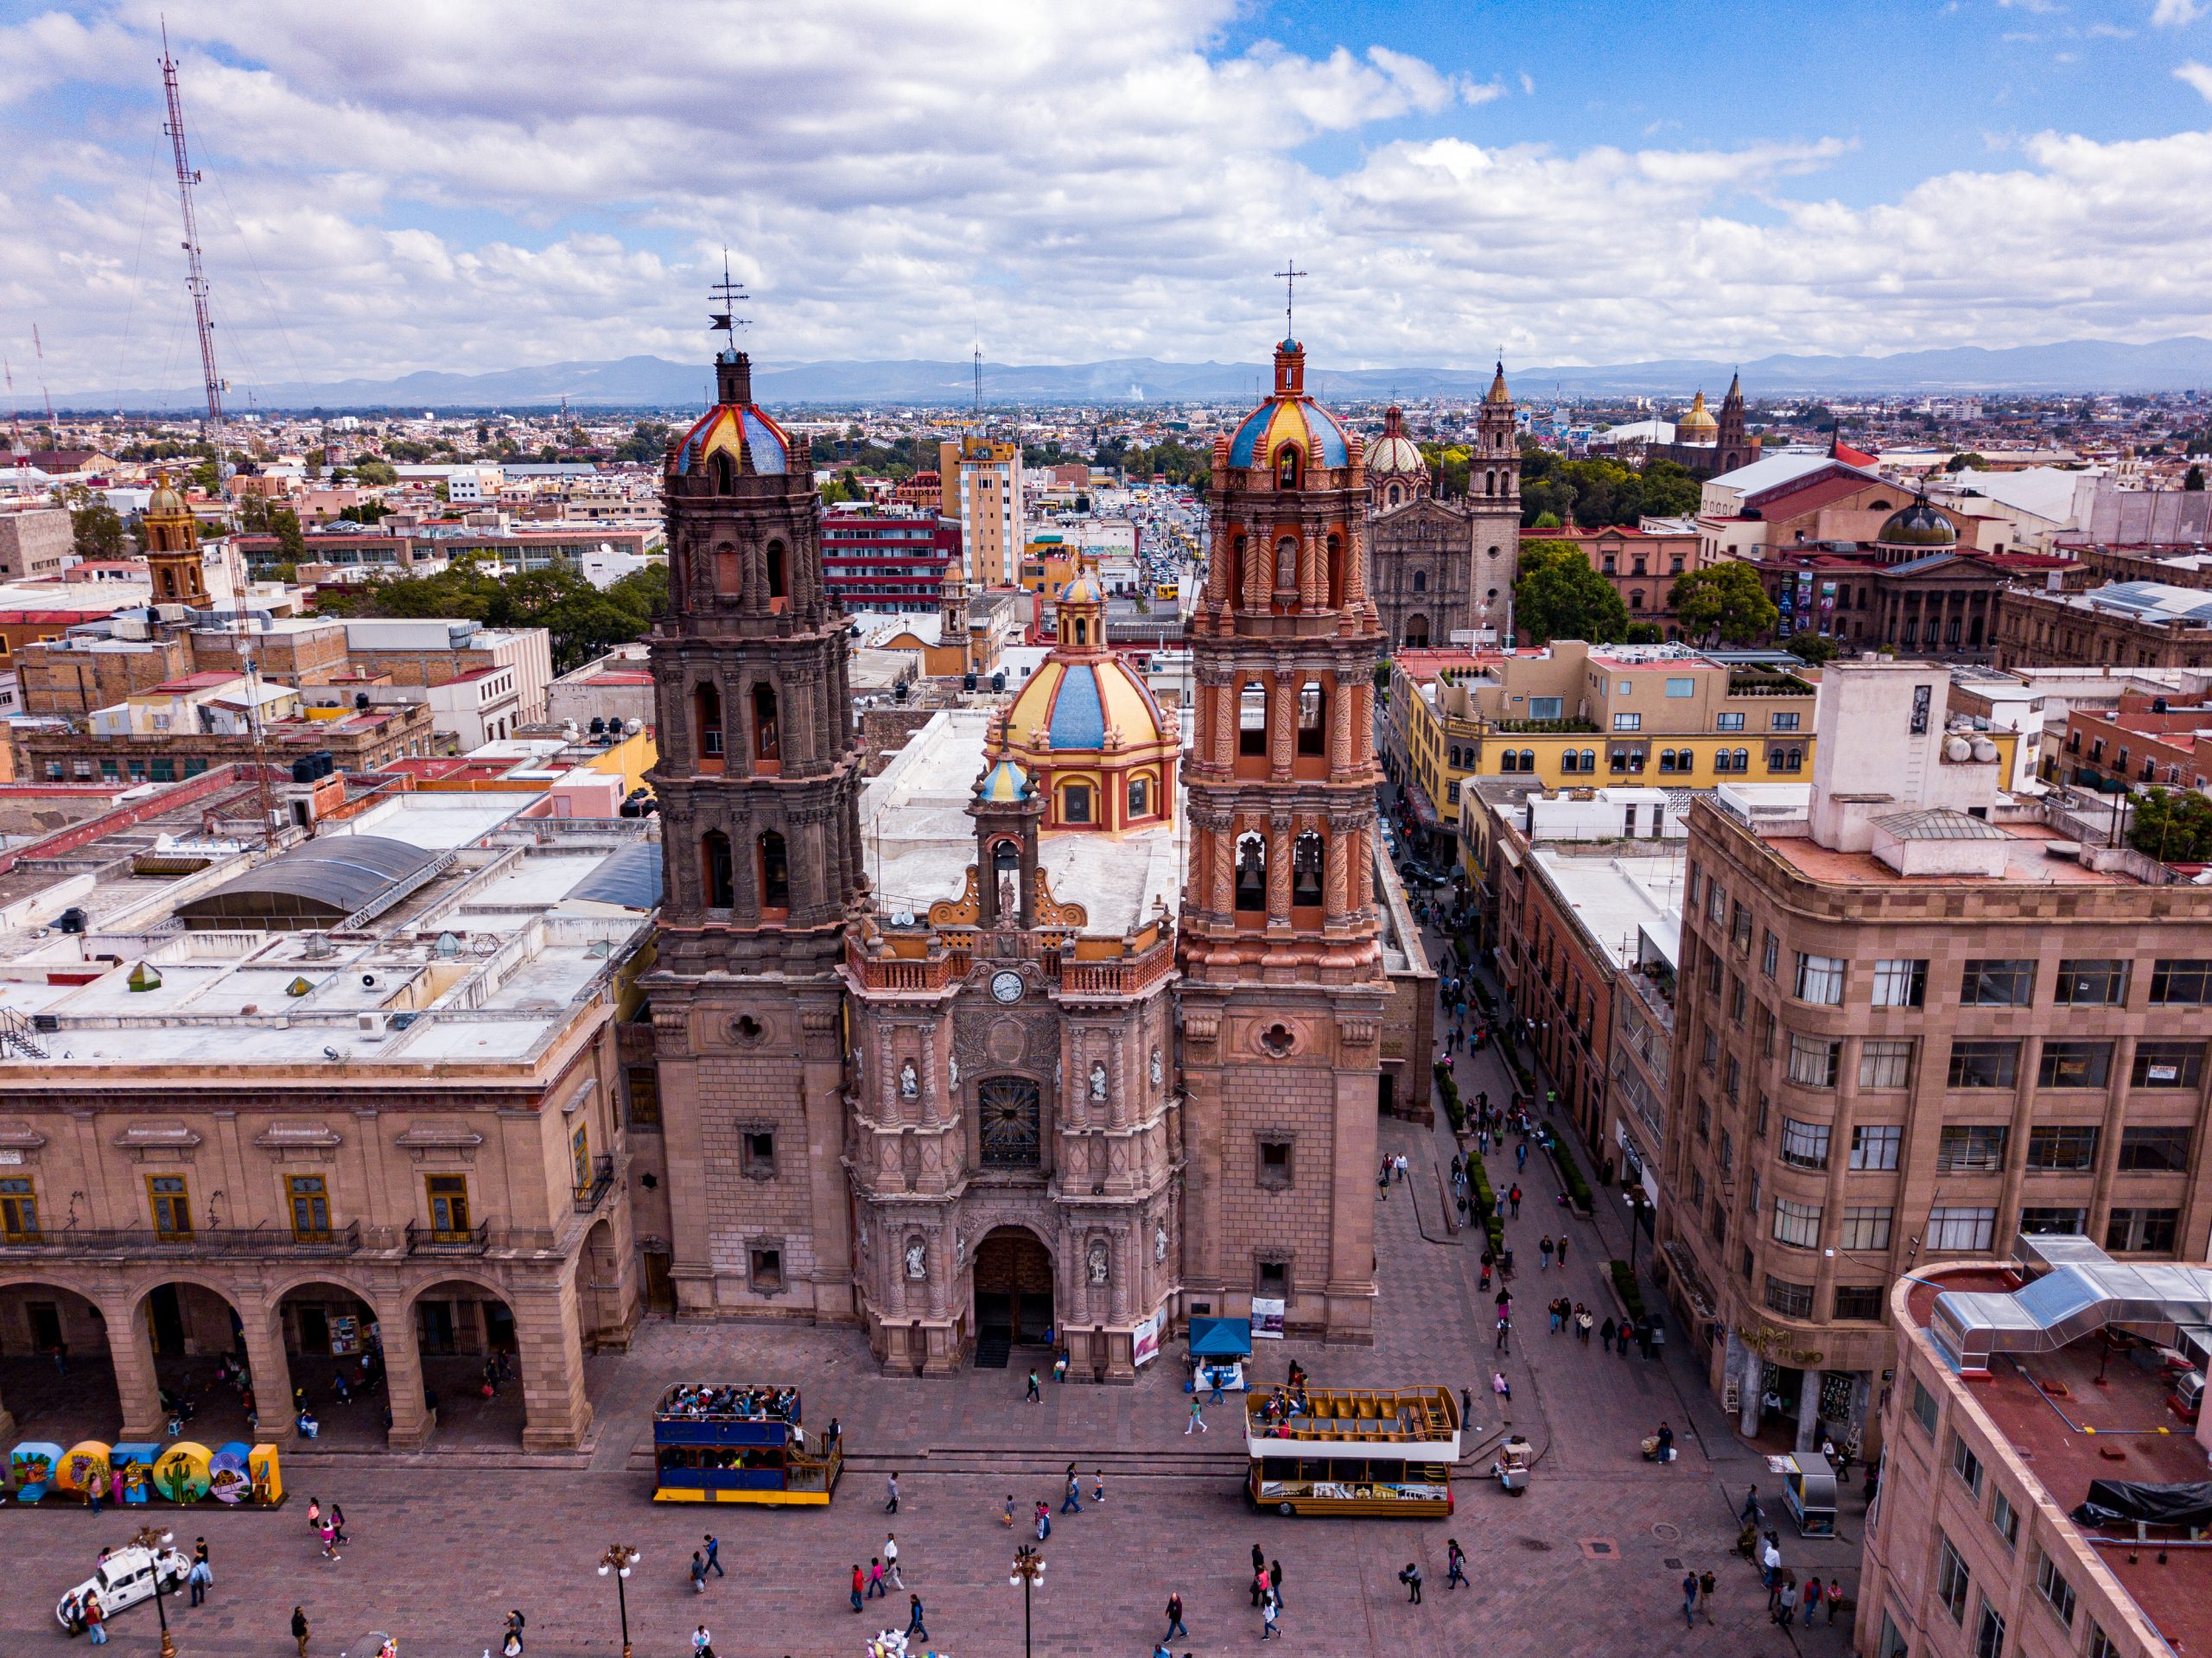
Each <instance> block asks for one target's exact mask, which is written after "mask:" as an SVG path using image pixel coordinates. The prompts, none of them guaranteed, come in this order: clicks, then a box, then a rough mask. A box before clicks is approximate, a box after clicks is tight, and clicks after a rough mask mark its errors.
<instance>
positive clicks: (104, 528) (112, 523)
mask: <svg viewBox="0 0 2212 1658" xmlns="http://www.w3.org/2000/svg"><path fill="white" fill-rule="evenodd" d="M69 529H70V532H71V535H72V537H73V540H74V541H75V543H76V549H77V556H78V557H79V558H124V557H128V556H130V547H131V543H130V534H129V533H128V532H127V531H126V530H124V527H123V519H122V518H121V517H120V516H118V513H117V512H116V510H115V509H114V508H113V507H111V506H110V505H108V504H107V503H106V502H105V501H96V500H93V499H92V498H91V497H90V496H89V495H87V496H86V498H85V505H82V506H79V507H77V508H75V509H74V510H73V511H71V513H70V514H69Z"/></svg>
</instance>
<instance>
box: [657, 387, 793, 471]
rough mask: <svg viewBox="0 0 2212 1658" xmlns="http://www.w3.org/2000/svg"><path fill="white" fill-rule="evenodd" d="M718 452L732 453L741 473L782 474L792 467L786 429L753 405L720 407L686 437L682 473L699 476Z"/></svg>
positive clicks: (680, 453)
mask: <svg viewBox="0 0 2212 1658" xmlns="http://www.w3.org/2000/svg"><path fill="white" fill-rule="evenodd" d="M716 450H728V452H729V454H731V455H732V456H733V457H734V458H735V459H736V461H737V463H738V465H737V469H738V470H739V471H740V472H741V473H742V472H755V473H771V474H773V473H782V472H784V471H785V469H787V468H788V467H789V466H790V464H791V440H790V438H789V437H787V436H786V435H785V432H784V429H783V428H782V427H780V426H779V425H777V424H776V422H774V421H772V420H771V419H769V418H768V416H766V414H764V413H763V412H761V410H760V408H759V407H758V406H757V405H755V404H753V403H717V404H715V406H714V407H713V408H712V409H709V410H708V411H707V412H706V413H705V414H704V415H703V416H701V417H700V419H699V422H698V423H697V424H696V425H695V426H694V427H692V429H690V431H688V432H686V433H685V434H684V435H683V442H682V443H681V444H679V445H678V446H677V451H676V470H677V472H678V473H692V472H696V471H697V470H698V469H699V468H700V467H703V466H704V465H705V464H706V463H707V460H708V457H709V456H710V455H712V454H714V453H715V451H716Z"/></svg>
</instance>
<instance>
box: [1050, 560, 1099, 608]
mask: <svg viewBox="0 0 2212 1658" xmlns="http://www.w3.org/2000/svg"><path fill="white" fill-rule="evenodd" d="M1059 601H1060V603H1062V604H1064V605H1103V604H1104V603H1105V602H1106V595H1105V594H1103V593H1101V592H1099V590H1098V582H1097V580H1096V578H1095V577H1094V576H1092V575H1091V574H1090V571H1089V570H1087V569H1086V570H1084V571H1083V572H1082V573H1081V574H1080V575H1077V577H1076V578H1075V580H1074V581H1071V582H1069V583H1068V584H1067V586H1065V587H1064V588H1061V589H1060V600H1059Z"/></svg>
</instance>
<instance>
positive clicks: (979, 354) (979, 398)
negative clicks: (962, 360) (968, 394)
mask: <svg viewBox="0 0 2212 1658" xmlns="http://www.w3.org/2000/svg"><path fill="white" fill-rule="evenodd" d="M982 422H983V342H982V340H981V339H978V340H976V424H977V425H979V426H980V425H982Z"/></svg>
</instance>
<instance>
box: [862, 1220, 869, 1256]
mask: <svg viewBox="0 0 2212 1658" xmlns="http://www.w3.org/2000/svg"><path fill="white" fill-rule="evenodd" d="M867 1253H868V1222H867V1221H866V1220H865V1219H863V1220H862V1221H861V1254H862V1255H866V1254H867Z"/></svg>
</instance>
